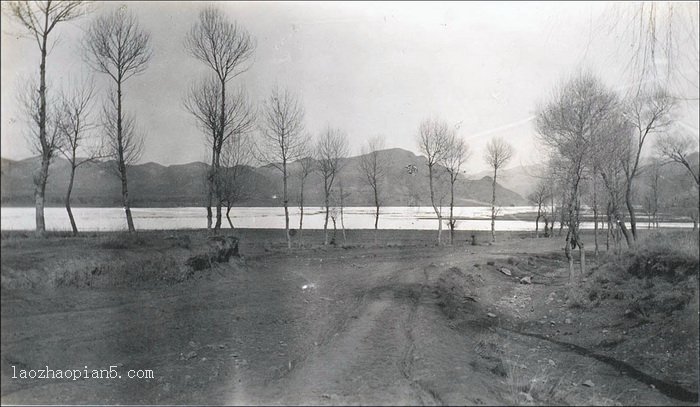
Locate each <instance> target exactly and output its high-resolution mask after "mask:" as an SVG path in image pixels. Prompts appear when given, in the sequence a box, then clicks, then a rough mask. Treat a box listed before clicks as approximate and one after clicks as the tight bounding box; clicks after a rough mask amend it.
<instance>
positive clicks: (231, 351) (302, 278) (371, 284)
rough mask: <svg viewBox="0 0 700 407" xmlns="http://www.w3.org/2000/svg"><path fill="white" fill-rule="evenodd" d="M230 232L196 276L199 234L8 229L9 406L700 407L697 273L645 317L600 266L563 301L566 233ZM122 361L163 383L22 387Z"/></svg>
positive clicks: (123, 367) (5, 341) (5, 396)
mask: <svg viewBox="0 0 700 407" xmlns="http://www.w3.org/2000/svg"><path fill="white" fill-rule="evenodd" d="M227 233H231V232H227ZM233 234H235V235H237V236H238V237H240V238H241V245H240V251H241V254H242V258H234V259H231V260H230V261H229V262H227V263H221V264H216V263H215V264H213V265H212V267H211V268H208V269H205V270H200V271H198V272H196V273H193V272H191V271H188V270H187V269H186V268H183V267H182V265H183V264H184V259H185V258H187V256H189V255H192V254H193V253H195V252H197V250H201V248H202V247H203V243H202V242H204V241H205V240H206V234H205V233H204V232H148V233H141V234H140V237H138V238H136V239H134V238H123V237H122V236H121V235H115V234H112V235H109V234H93V235H89V236H86V237H82V238H69V237H51V238H48V239H37V238H33V237H31V236H21V234H6V235H3V241H2V278H3V286H2V287H3V288H2V302H1V304H2V311H1V316H2V350H1V352H0V353H1V356H2V357H1V364H0V373H1V374H2V384H1V386H0V390H1V393H2V396H1V401H2V403H3V404H23V403H32V404H42V403H50V404H56V403H59V404H83V403H90V404H140V403H148V404H193V403H200V404H201V403H203V404H265V405H270V404H328V405H338V404H363V405H364V404H394V405H396V404H400V405H404V404H411V405H413V404H428V405H443V404H449V405H455V404H469V405H480V404H491V405H493V404H497V405H502V404H598V405H616V404H617V405H628V404H653V405H656V404H666V405H677V404H687V405H697V402H698V396H697V392H698V384H697V383H698V366H697V361H698V305H697V303H698V297H697V273H695V275H694V276H690V277H688V278H686V279H683V280H682V283H678V284H684V286H683V287H685V288H687V290H686V291H684V292H690V293H693V292H694V293H695V294H694V295H691V296H690V297H687V298H686V297H682V298H681V297H679V298H681V299H680V300H678V299H677V298H676V300H677V301H678V304H679V305H678V306H674V308H673V309H671V310H667V311H668V312H667V313H665V314H659V313H655V312H654V310H649V309H646V310H645V309H643V308H640V307H641V306H639V307H638V308H639V309H640V310H641V311H639V312H640V313H641V314H643V315H636V314H635V313H636V312H637V311H638V310H637V308H634V309H629V308H628V307H630V305H629V304H637V305H639V304H641V303H640V302H639V299H637V300H635V301H636V302H634V301H632V302H630V299H629V297H630V296H631V295H632V294H629V293H627V297H628V298H627V299H625V298H624V295H625V294H624V293H623V294H618V293H617V291H615V292H614V293H613V291H610V292H611V293H613V294H611V295H610V296H609V298H608V295H607V294H605V295H603V294H602V293H606V292H607V291H605V290H602V291H600V292H598V291H596V290H597V288H595V287H597V286H595V287H594V288H592V287H593V285H592V283H593V282H595V283H596V284H599V281H598V280H595V279H596V278H598V279H599V280H600V279H601V278H602V277H596V276H597V274H595V273H596V266H595V261H593V255H592V254H590V255H589V258H590V259H591V261H592V263H593V267H592V271H591V272H592V273H593V274H588V275H586V276H584V278H585V279H586V280H585V281H583V282H582V283H581V287H582V288H581V289H580V291H581V292H582V296H583V297H585V298H584V299H583V300H581V301H580V303H577V302H576V301H572V299H571V298H567V296H568V294H569V290H568V289H567V287H566V282H567V279H568V275H567V271H566V263H565V261H564V260H565V259H564V257H563V252H562V250H561V246H562V242H561V239H542V238H540V239H534V238H532V236H531V234H527V233H523V234H515V233H513V234H503V235H499V239H498V242H497V243H496V244H493V245H477V246H472V245H467V244H466V242H465V241H466V239H467V234H466V233H463V234H460V235H458V243H457V244H456V245H455V247H442V248H439V247H435V246H434V245H433V244H432V240H433V238H434V234H433V233H432V232H427V231H426V232H409V231H385V232H382V234H381V235H380V236H379V239H378V241H379V242H381V244H375V243H374V235H373V233H372V232H359V231H350V232H349V234H348V245H347V247H345V248H341V247H328V248H324V247H321V246H320V245H319V244H318V243H319V242H320V235H319V234H318V233H317V232H316V233H314V232H305V234H306V237H305V239H306V247H305V248H303V249H295V250H293V251H291V252H287V251H286V249H284V247H283V244H282V241H281V239H280V235H281V232H279V231H251V230H240V231H235V232H233ZM184 235H187V236H188V237H186V238H185V237H184ZM479 238H480V240H484V239H486V236H485V235H484V236H480V237H479ZM121 239H124V242H123V241H122V240H121ZM338 240H341V239H338ZM588 247H591V245H590V244H589V245H588ZM105 262H107V263H105ZM504 267H505V268H507V269H508V270H509V271H510V273H511V276H507V275H505V274H504V273H503V272H501V269H502V268H504ZM601 275H602V274H601ZM525 276H530V277H531V278H532V284H520V278H522V277H525ZM594 280H595V281H594ZM45 281H49V283H46V282H45ZM640 281H641V280H640ZM649 281H652V284H653V281H656V280H649ZM601 284H603V283H601ZM605 284H607V283H605ZM611 284H612V283H611ZM625 284H627V283H625V282H624V281H623V282H622V283H620V284H619V285H618V286H619V287H620V290H618V291H621V292H626V291H624V290H623V289H622V288H624V287H626V286H625ZM646 284H647V285H648V284H649V283H646ZM674 284H676V283H674ZM686 286H687V287H686ZM606 287H607V286H606ZM660 287H661V286H660ZM670 287H671V288H670V289H671V290H680V288H678V285H677V284H676V285H671V286H670ZM648 288H649V289H650V287H648ZM611 290H612V288H611ZM593 292H595V294H594V293H593ZM603 297H605V298H603ZM617 297H623V298H617ZM674 298H675V297H674ZM645 304H646V303H645ZM110 365H115V366H118V368H117V369H118V370H119V371H120V372H126V371H127V370H130V369H152V370H153V371H154V375H155V377H154V379H149V380H139V379H127V378H125V377H124V378H122V379H113V380H109V379H88V380H76V381H73V380H70V379H68V380H66V379H63V380H59V379H54V380H40V379H14V378H12V375H13V366H14V369H15V370H14V371H16V370H17V369H40V368H44V367H45V366H48V367H49V368H51V369H82V368H83V367H84V366H88V368H89V369H100V368H105V369H106V368H108V366H110Z"/></svg>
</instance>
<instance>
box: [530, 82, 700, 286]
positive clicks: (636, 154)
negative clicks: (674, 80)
mask: <svg viewBox="0 0 700 407" xmlns="http://www.w3.org/2000/svg"><path fill="white" fill-rule="evenodd" d="M674 104H675V103H674V98H673V97H671V96H670V95H669V93H668V92H666V91H665V90H664V89H663V88H661V87H658V86H649V87H646V88H641V89H640V90H639V91H637V92H634V93H630V94H628V95H626V96H622V95H620V94H619V93H618V92H616V91H614V90H612V89H611V88H609V87H607V86H605V84H604V83H603V82H602V81H601V80H600V79H598V78H597V77H596V76H595V75H593V74H591V73H581V74H578V75H575V76H574V77H572V78H570V79H569V80H567V81H565V82H563V83H562V84H561V85H560V86H559V87H557V88H556V89H555V90H554V92H553V93H552V95H551V97H550V98H549V100H548V101H547V102H546V103H545V104H544V105H542V106H540V107H539V108H538V112H537V117H536V128H537V131H538V134H539V136H540V140H541V141H542V142H543V143H544V145H546V146H547V147H548V148H549V150H550V152H551V153H552V158H551V159H550V165H549V171H550V173H551V174H552V177H554V178H555V179H556V185H558V186H559V187H560V188H562V190H563V191H566V192H565V195H563V196H562V197H561V199H560V205H561V206H562V209H563V210H562V213H561V214H562V222H561V224H562V225H564V224H565V225H566V227H567V233H566V239H565V241H566V245H565V252H566V256H567V259H568V261H569V277H570V282H574V260H573V254H572V252H573V250H575V249H578V251H579V257H580V260H579V262H580V271H581V273H580V274H579V277H580V275H582V274H583V272H584V271H585V245H584V242H583V240H582V239H581V236H580V231H579V226H580V222H581V209H582V204H583V202H582V200H583V197H584V195H588V196H591V197H592V202H589V203H590V207H592V208H593V216H594V218H593V222H594V225H595V227H594V229H595V230H594V244H595V252H596V253H597V252H598V220H599V219H598V218H599V215H598V207H599V203H600V201H602V202H605V203H606V205H605V206H606V216H607V218H608V226H609V227H608V230H609V231H610V230H614V231H615V232H616V233H617V232H619V234H621V235H622V237H624V239H625V241H626V244H627V246H628V247H634V245H635V242H636V241H637V239H638V231H637V229H638V222H637V214H636V208H635V205H634V204H635V201H634V191H635V190H636V187H635V184H636V182H637V179H638V178H639V176H640V174H641V173H642V165H641V158H642V155H643V152H644V150H645V146H647V145H648V144H649V140H650V139H651V137H652V136H655V137H658V141H657V143H658V145H659V146H660V151H661V153H662V154H663V155H665V156H667V157H669V158H671V159H673V157H674V153H673V152H672V151H673V147H670V146H678V147H679V148H680V150H682V151H683V153H681V154H680V155H676V156H675V157H677V159H676V161H677V162H679V163H681V164H683V161H684V159H685V160H686V162H687V159H686V158H684V157H687V154H688V150H689V148H688V147H684V146H683V143H682V142H679V141H678V140H679V139H677V138H676V137H672V136H669V135H668V133H669V132H670V131H671V130H672V122H671V112H672V110H673V107H674ZM684 165H685V164H684ZM685 166H686V168H688V169H689V171H690V172H691V173H692V172H693V166H692V165H691V164H690V163H688V164H687V165H685ZM657 175H658V174H657ZM652 177H653V174H652ZM656 182H657V186H658V177H657V179H656ZM599 184H602V187H603V190H604V192H605V193H604V197H603V199H601V198H600V197H599V196H598V187H599ZM652 184H653V182H652ZM696 184H697V178H696ZM652 189H653V185H652ZM548 194H551V192H547V191H546V190H544V188H543V187H542V186H541V187H538V189H537V190H536V191H535V192H534V194H533V195H532V198H531V201H533V202H535V203H537V204H538V207H540V206H541V204H542V203H543V202H544V201H545V200H546V199H545V196H546V195H548ZM654 199H655V202H656V203H655V204H653V205H656V206H658V196H657V197H656V198H654ZM540 212H541V211H540V210H539V209H538V218H539V217H540ZM628 225H629V227H628ZM617 236H619V235H617Z"/></svg>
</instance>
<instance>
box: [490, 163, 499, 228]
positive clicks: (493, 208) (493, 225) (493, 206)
mask: <svg viewBox="0 0 700 407" xmlns="http://www.w3.org/2000/svg"><path fill="white" fill-rule="evenodd" d="M497 171H498V167H493V183H492V185H491V190H492V195H491V241H492V242H495V241H496V174H497Z"/></svg>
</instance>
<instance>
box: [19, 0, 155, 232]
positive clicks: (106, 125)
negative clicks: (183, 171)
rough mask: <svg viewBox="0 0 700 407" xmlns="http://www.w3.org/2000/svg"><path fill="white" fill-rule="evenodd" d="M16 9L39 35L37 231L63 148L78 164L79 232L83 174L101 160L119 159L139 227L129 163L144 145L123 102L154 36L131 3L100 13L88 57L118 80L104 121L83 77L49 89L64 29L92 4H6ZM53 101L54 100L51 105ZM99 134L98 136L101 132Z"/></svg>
mask: <svg viewBox="0 0 700 407" xmlns="http://www.w3.org/2000/svg"><path fill="white" fill-rule="evenodd" d="M6 7H7V11H8V14H9V15H10V16H11V17H12V18H13V19H14V21H16V22H17V23H19V25H20V26H21V27H22V28H23V29H24V31H25V32H26V33H27V34H28V35H29V37H30V38H33V39H34V40H35V41H36V43H37V45H38V48H39V51H40V55H41V59H40V64H39V84H38V86H35V85H32V84H30V86H29V88H28V89H27V91H26V94H25V95H24V96H23V97H22V99H23V105H24V107H25V108H26V110H27V116H28V117H29V118H30V140H31V142H30V144H31V145H32V147H33V149H34V151H35V152H36V153H38V155H39V156H40V159H41V165H40V168H39V170H38V171H37V173H36V175H35V177H34V184H35V193H34V200H35V213H36V216H35V217H36V231H37V232H38V233H40V234H41V233H44V232H45V231H46V223H45V219H44V197H45V191H46V183H47V180H48V177H49V165H50V164H51V161H52V159H53V158H54V156H55V155H56V152H58V151H60V152H61V153H62V154H63V155H64V156H65V157H66V159H67V160H68V161H69V163H70V166H71V175H70V181H69V185H68V190H67V193H66V200H65V205H66V210H67V212H68V216H69V218H70V222H71V227H72V229H73V233H77V232H78V228H77V225H76V222H75V219H74V217H73V214H72V211H71V207H70V196H71V191H72V188H73V183H74V179H75V173H76V170H77V168H78V167H80V166H81V165H83V164H85V163H87V162H90V161H93V160H95V159H97V158H103V157H111V158H114V160H115V169H116V172H117V174H118V176H119V179H120V181H121V187H122V203H123V206H124V211H125V215H126V219H127V225H128V228H129V230H130V231H133V230H135V227H134V223H133V220H132V216H131V209H130V202H129V193H128V178H127V165H128V164H129V163H131V162H133V161H135V160H137V159H138V157H139V155H140V154H141V151H142V147H143V138H142V135H141V134H140V133H139V132H138V129H137V126H136V124H135V119H134V117H133V116H132V115H130V114H128V113H127V112H126V111H125V109H124V106H123V85H124V83H125V82H126V81H127V80H128V79H130V78H131V77H133V76H135V75H138V74H140V73H142V72H143V71H144V70H145V69H146V67H147V66H148V62H149V60H150V58H151V54H152V52H151V47H150V35H149V34H148V33H147V32H146V31H144V30H143V29H141V28H140V26H139V23H138V21H137V20H136V17H135V16H134V15H133V14H131V13H130V12H128V11H126V10H125V9H123V8H119V9H115V10H114V11H112V12H110V13H107V14H104V15H101V16H98V17H97V18H95V19H94V20H93V21H92V22H91V23H90V24H89V25H88V27H87V29H86V30H85V34H84V36H83V38H82V41H81V42H82V44H81V45H82V49H83V57H84V60H85V62H86V63H87V64H88V65H89V66H90V67H91V68H92V69H93V70H94V71H95V72H98V73H102V74H105V75H107V76H108V77H109V78H110V80H111V86H110V89H109V95H108V96H107V98H106V101H105V102H104V103H103V106H102V112H101V117H100V120H99V121H97V120H95V119H94V118H93V115H92V110H93V109H92V104H93V103H94V101H95V88H94V86H93V84H92V82H91V81H83V82H84V83H82V84H77V85H76V86H74V87H72V88H70V89H64V90H62V91H60V92H58V93H57V94H56V95H58V94H59V93H60V96H56V95H54V96H51V95H49V94H48V87H47V81H46V73H47V60H48V54H49V52H48V51H49V49H50V48H51V47H53V46H54V45H55V41H56V35H54V34H53V33H54V30H55V29H56V27H57V26H58V25H59V24H61V23H63V22H67V21H71V20H74V19H76V18H78V17H81V16H83V15H84V14H86V13H87V12H88V11H89V10H88V7H87V5H86V4H84V3H83V2H80V1H17V2H8V3H7V4H6ZM48 101H51V102H52V103H48ZM96 133H97V134H96Z"/></svg>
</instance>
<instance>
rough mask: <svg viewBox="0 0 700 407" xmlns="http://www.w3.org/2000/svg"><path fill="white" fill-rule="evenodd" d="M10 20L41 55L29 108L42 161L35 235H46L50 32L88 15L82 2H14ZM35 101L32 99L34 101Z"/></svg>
mask: <svg viewBox="0 0 700 407" xmlns="http://www.w3.org/2000/svg"><path fill="white" fill-rule="evenodd" d="M6 6H7V10H8V14H9V15H10V17H11V18H12V19H13V20H14V21H16V22H17V23H19V24H20V25H21V26H22V28H23V29H24V30H25V31H26V32H27V34H28V36H29V37H30V38H32V39H34V40H35V41H36V44H37V46H38V47H39V52H40V54H41V60H40V63H39V86H38V89H36V91H37V100H36V103H32V104H31V105H30V106H33V108H34V109H35V110H36V112H33V113H32V114H31V116H32V117H33V120H32V121H33V124H34V125H36V126H37V130H36V132H32V134H33V135H34V138H35V139H36V141H35V142H33V143H32V144H33V145H34V147H38V148H36V150H37V152H38V153H39V156H40V158H41V167H40V169H39V171H38V174H36V175H35V177H34V185H35V188H34V209H35V219H36V232H37V233H40V234H43V233H44V232H46V222H45V220H44V196H45V192H46V181H47V180H48V178H49V165H50V163H51V158H52V157H53V155H54V153H55V150H56V145H55V144H54V143H53V140H52V136H53V135H52V134H49V131H48V124H47V117H48V113H47V105H46V100H47V95H46V93H47V88H46V59H47V56H48V53H49V51H50V49H51V48H52V47H53V44H51V43H50V37H52V36H51V33H52V32H53V30H54V28H56V26H57V25H58V24H59V23H62V22H65V21H70V20H73V19H75V18H77V17H79V16H81V15H82V14H83V13H84V12H85V8H84V7H83V2H81V1H12V2H8V3H7V4H6ZM32 99H33V98H32Z"/></svg>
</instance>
